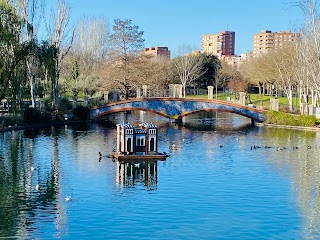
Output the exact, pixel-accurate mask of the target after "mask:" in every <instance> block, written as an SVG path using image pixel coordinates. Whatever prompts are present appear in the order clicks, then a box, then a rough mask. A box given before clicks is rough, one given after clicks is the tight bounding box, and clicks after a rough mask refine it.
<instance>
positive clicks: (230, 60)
mask: <svg viewBox="0 0 320 240" xmlns="http://www.w3.org/2000/svg"><path fill="white" fill-rule="evenodd" d="M249 59H250V53H242V54H241V55H240V56H237V55H223V56H222V57H221V59H220V60H221V61H222V62H225V63H227V64H228V65H229V66H232V67H235V68H240V67H241V65H242V64H243V63H245V62H247V61H248V60H249Z"/></svg>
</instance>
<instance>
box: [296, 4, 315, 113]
mask: <svg viewBox="0 0 320 240" xmlns="http://www.w3.org/2000/svg"><path fill="white" fill-rule="evenodd" d="M296 4H297V5H298V6H299V7H300V8H301V10H302V11H303V14H304V20H305V23H304V26H303V27H302V30H301V41H300V43H299V44H300V45H299V47H297V48H296V49H297V51H298V59H299V65H300V64H301V66H299V67H302V69H301V71H300V74H299V80H300V84H303V86H301V88H302V89H301V90H302V91H303V94H302V95H301V96H303V101H304V102H306V103H308V95H309V94H310V93H311V98H312V104H313V106H314V107H318V106H319V101H318V99H319V98H320V58H319V56H320V16H319V14H318V12H317V1H316V0H306V1H301V2H298V3H296ZM300 99H301V98H300Z"/></svg>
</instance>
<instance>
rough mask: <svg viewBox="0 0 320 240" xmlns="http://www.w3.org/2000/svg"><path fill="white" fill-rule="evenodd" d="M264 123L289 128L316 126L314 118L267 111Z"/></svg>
mask: <svg viewBox="0 0 320 240" xmlns="http://www.w3.org/2000/svg"><path fill="white" fill-rule="evenodd" d="M266 123H271V124H279V125H290V126H304V127H314V126H315V125H316V118H315V117H314V116H304V115H299V116H296V115H292V114H287V113H283V112H276V111H268V112H267V113H266Z"/></svg>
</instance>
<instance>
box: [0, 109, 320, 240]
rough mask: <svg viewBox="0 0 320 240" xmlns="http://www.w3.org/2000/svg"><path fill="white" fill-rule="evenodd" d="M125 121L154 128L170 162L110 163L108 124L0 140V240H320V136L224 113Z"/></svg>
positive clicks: (111, 130) (137, 116)
mask: <svg viewBox="0 0 320 240" xmlns="http://www.w3.org/2000/svg"><path fill="white" fill-rule="evenodd" d="M124 119H126V120H129V121H130V123H131V124H133V125H137V124H138V123H140V122H141V121H145V120H146V121H152V122H153V123H155V124H157V125H158V127H159V128H158V134H159V150H160V151H162V152H163V151H165V152H167V153H168V154H169V155H170V157H169V158H167V160H165V161H158V162H137V163H135V164H128V163H122V164H120V163H118V162H117V161H112V160H111V159H109V158H107V157H106V155H107V154H108V153H109V152H111V151H112V150H113V149H114V148H116V129H115V127H114V126H111V127H110V126H109V127H108V126H106V125H103V124H87V125H75V126H62V127H49V128H46V129H40V130H24V131H11V132H4V133H0V143H1V149H0V238H13V239H17V238H18V239H319V238H320V192H319V191H320V161H319V153H320V132H316V131H303V130H293V129H280V128H279V129H278V128H269V127H259V126H250V124H249V123H250V121H249V120H248V119H246V118H244V117H239V116H237V115H233V114H227V113H218V114H216V115H215V114H211V115H210V114H207V115H206V114H201V115H194V116H192V117H191V116H190V117H188V118H186V119H185V121H184V122H183V124H182V125H178V124H174V123H169V122H168V120H166V119H163V118H161V117H157V116H155V115H149V114H146V113H144V112H138V113H133V114H130V115H128V116H124V115H115V116H114V117H112V118H111V120H112V121H114V122H115V123H120V122H121V121H123V120H124ZM173 143H174V144H175V145H176V146H177V148H176V149H170V145H171V144H173ZM99 151H100V152H101V153H102V154H103V157H102V158H101V159H99V154H98V153H99Z"/></svg>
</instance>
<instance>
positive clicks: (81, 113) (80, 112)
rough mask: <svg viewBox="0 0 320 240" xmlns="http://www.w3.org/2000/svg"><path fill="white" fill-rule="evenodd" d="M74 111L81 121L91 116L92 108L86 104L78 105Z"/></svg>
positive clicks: (74, 114)
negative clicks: (85, 105)
mask: <svg viewBox="0 0 320 240" xmlns="http://www.w3.org/2000/svg"><path fill="white" fill-rule="evenodd" d="M72 113H73V116H74V117H75V118H76V119H78V120H80V121H85V120H88V119H89V117H90V109H89V108H88V107H84V106H77V107H76V108H75V109H73V112H72Z"/></svg>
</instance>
